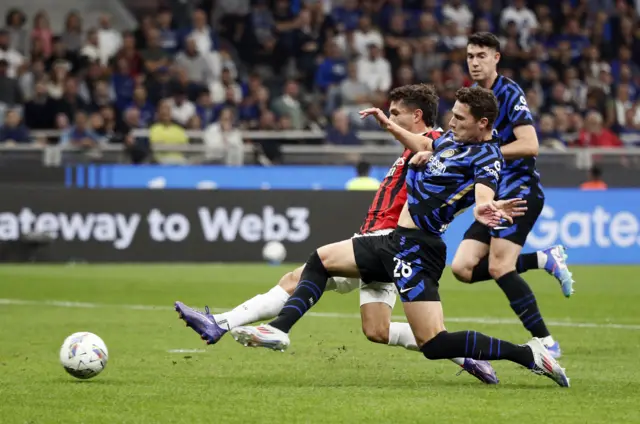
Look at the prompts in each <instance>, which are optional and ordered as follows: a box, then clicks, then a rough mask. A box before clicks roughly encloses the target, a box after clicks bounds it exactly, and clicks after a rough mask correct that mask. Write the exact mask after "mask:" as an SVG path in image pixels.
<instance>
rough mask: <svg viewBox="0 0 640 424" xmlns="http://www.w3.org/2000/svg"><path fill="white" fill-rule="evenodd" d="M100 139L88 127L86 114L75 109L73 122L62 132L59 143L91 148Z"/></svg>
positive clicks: (96, 144)
mask: <svg viewBox="0 0 640 424" xmlns="http://www.w3.org/2000/svg"><path fill="white" fill-rule="evenodd" d="M101 141H102V139H101V137H100V136H99V135H98V134H96V132H95V131H93V129H92V128H91V127H90V125H89V122H88V119H87V114H86V113H85V112H84V111H77V112H76V113H75V116H74V124H73V125H72V126H71V128H69V129H68V130H67V131H65V132H64V133H63V134H62V137H61V138H60V145H61V146H69V145H71V146H74V147H83V148H93V147H97V146H98V144H99V143H100V142H101Z"/></svg>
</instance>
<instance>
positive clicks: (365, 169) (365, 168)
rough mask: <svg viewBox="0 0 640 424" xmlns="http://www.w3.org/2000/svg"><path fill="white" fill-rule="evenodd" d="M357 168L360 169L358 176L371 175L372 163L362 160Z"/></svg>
mask: <svg viewBox="0 0 640 424" xmlns="http://www.w3.org/2000/svg"><path fill="white" fill-rule="evenodd" d="M356 170H357V171H358V176H360V177H366V176H367V175H369V171H371V164H370V163H369V162H366V161H363V160H361V161H360V162H358V164H357V165H356Z"/></svg>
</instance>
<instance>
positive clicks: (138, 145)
mask: <svg viewBox="0 0 640 424" xmlns="http://www.w3.org/2000/svg"><path fill="white" fill-rule="evenodd" d="M141 127H142V124H141V122H140V111H139V110H138V109H136V108H135V107H132V108H129V109H127V110H126V111H125V112H124V119H123V122H122V124H121V125H120V126H119V127H117V130H116V133H115V135H114V136H113V138H112V139H111V140H110V141H111V142H112V143H121V144H123V145H124V148H125V151H126V152H127V154H128V155H129V158H130V159H131V163H134V164H140V163H143V162H144V161H146V160H147V158H148V157H149V155H150V153H151V151H150V147H149V140H148V139H144V138H136V137H134V135H133V131H134V130H135V129H137V128H141Z"/></svg>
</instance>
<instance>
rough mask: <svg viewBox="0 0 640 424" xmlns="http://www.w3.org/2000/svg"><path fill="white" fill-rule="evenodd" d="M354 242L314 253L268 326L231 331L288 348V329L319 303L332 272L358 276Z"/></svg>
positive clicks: (250, 341)
mask: <svg viewBox="0 0 640 424" xmlns="http://www.w3.org/2000/svg"><path fill="white" fill-rule="evenodd" d="M363 238H364V237H363ZM366 238H370V237H366ZM353 243H354V242H352V241H351V240H345V241H341V242H338V243H333V244H330V245H326V246H323V247H321V248H319V249H318V250H316V251H315V252H313V253H312V254H311V256H310V257H309V260H307V263H306V264H305V267H304V269H303V271H302V275H301V277H300V282H299V283H298V285H297V286H296V288H295V290H294V292H293V294H292V295H291V297H290V298H289V299H288V300H287V302H286V303H285V305H284V307H283V308H282V310H281V311H280V313H279V314H278V316H277V317H276V318H275V319H274V320H273V321H271V322H270V323H269V324H266V325H260V326H258V327H247V326H245V327H236V328H234V329H233V330H232V331H231V333H232V335H233V337H234V338H235V339H236V340H237V341H238V342H240V343H242V344H244V345H245V346H252V347H267V348H270V349H274V350H284V349H286V348H287V347H288V346H289V336H288V333H289V331H290V330H291V328H292V327H293V326H294V325H295V323H296V322H297V321H298V320H299V319H300V318H302V316H304V314H305V313H306V312H307V311H308V310H309V309H310V308H311V307H312V306H313V305H315V304H316V303H318V301H319V300H320V297H321V296H322V294H323V293H324V291H325V290H326V287H327V281H328V280H329V278H330V277H331V274H330V272H331V273H334V274H336V275H341V276H345V277H355V278H357V277H359V272H358V267H357V265H356V261H355V254H354V247H353Z"/></svg>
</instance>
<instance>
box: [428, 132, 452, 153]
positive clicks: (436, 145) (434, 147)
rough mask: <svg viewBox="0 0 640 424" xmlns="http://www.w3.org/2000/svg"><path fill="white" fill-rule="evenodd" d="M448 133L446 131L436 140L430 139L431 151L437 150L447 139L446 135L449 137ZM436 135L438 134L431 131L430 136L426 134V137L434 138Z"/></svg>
mask: <svg viewBox="0 0 640 424" xmlns="http://www.w3.org/2000/svg"><path fill="white" fill-rule="evenodd" d="M449 133H450V131H447V132H446V133H444V134H442V135H440V136H439V137H438V138H436V139H432V140H433V142H432V143H431V147H432V150H434V151H435V150H436V149H437V148H438V146H439V145H440V144H441V143H442V142H443V141H444V140H445V139H446V138H447V135H449ZM438 134H439V133H438V132H436V131H433V132H432V133H431V134H427V137H428V136H430V135H432V136H434V137H435V136H436V135H438Z"/></svg>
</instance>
